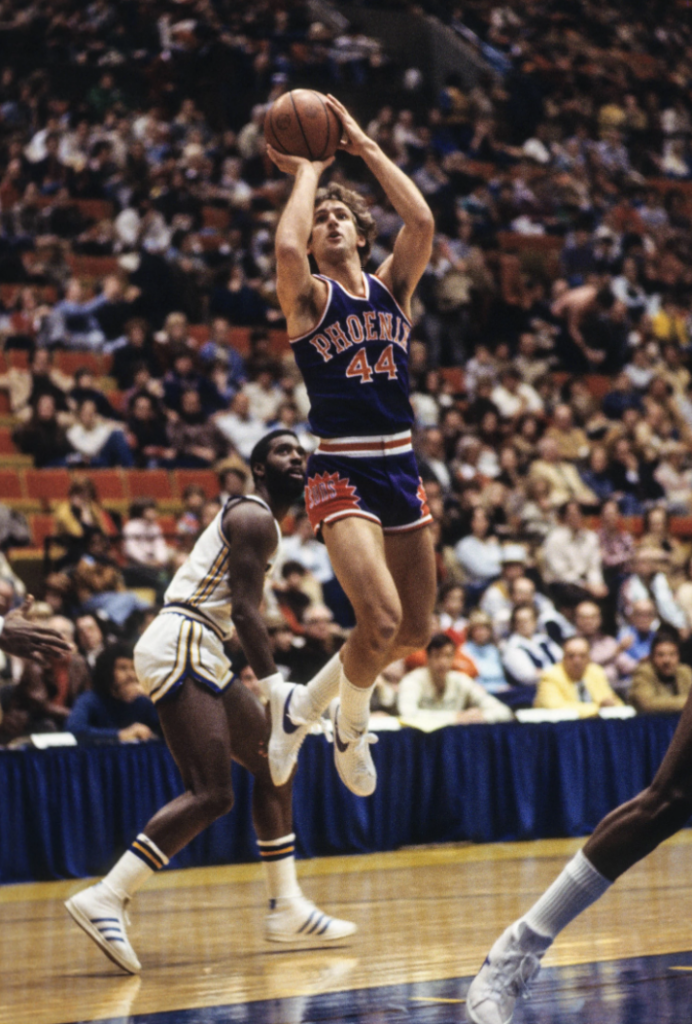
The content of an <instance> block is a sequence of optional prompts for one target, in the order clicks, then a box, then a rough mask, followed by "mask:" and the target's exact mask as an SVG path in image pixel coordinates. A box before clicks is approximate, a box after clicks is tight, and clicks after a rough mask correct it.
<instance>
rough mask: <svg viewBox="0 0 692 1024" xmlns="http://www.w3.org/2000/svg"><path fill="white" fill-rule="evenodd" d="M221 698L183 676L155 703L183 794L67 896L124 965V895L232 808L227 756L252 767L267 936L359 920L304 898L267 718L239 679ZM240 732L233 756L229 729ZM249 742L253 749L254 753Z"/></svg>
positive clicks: (132, 957)
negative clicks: (101, 874)
mask: <svg viewBox="0 0 692 1024" xmlns="http://www.w3.org/2000/svg"><path fill="white" fill-rule="evenodd" d="M221 699H222V700H223V707H224V710H225V714H220V708H219V700H220V699H219V698H218V697H216V696H215V695H213V694H212V693H211V692H209V691H208V690H206V689H205V688H204V687H202V686H199V685H198V684H197V683H195V682H194V680H191V679H186V680H185V682H184V683H183V685H182V687H181V688H180V690H178V691H177V693H176V694H175V695H174V696H172V697H171V699H170V700H168V701H163V702H161V703H160V704H159V708H158V710H159V717H160V720H161V725H162V728H163V732H164V735H165V738H166V742H167V743H168V746H169V749H170V751H171V754H172V755H173V758H174V760H175V762H176V764H177V765H178V768H179V770H180V773H181V775H182V778H183V783H184V785H185V792H184V793H183V794H182V795H181V796H179V797H176V798H175V800H172V801H171V802H170V803H168V804H167V805H166V806H165V807H162V808H161V810H159V811H158V812H157V813H156V814H155V815H154V817H153V818H152V819H151V820H150V821H149V822H148V823H147V825H146V826H145V828H144V830H143V832H141V833H140V834H139V835H138V836H137V838H136V839H135V841H134V842H133V843H132V845H131V847H130V848H129V850H127V851H126V852H125V853H124V854H123V856H122V857H121V858H120V860H119V861H118V862H117V864H116V865H115V866H114V867H113V868H112V870H111V871H110V872H109V873H108V875H107V876H106V877H105V878H104V879H103V881H102V882H101V883H99V884H97V885H96V886H91V887H90V888H89V889H86V890H83V891H82V892H80V893H78V894H77V895H76V896H74V897H72V898H71V899H70V900H68V901H67V904H66V906H67V909H68V911H69V912H70V914H71V915H72V917H73V918H74V919H75V921H77V923H78V924H79V925H80V926H81V927H82V928H83V929H84V931H86V933H87V934H88V935H89V936H90V937H91V938H92V939H94V941H95V942H96V943H97V944H98V945H99V946H100V948H101V949H102V950H103V952H105V953H106V955H107V956H109V957H110V959H112V960H113V961H114V962H115V963H117V964H118V965H119V966H120V967H122V968H123V969H124V970H126V971H128V972H129V973H133V974H134V973H137V972H138V971H139V970H140V969H141V965H140V963H139V960H138V958H137V956H136V954H135V951H134V949H133V948H132V946H131V945H130V943H129V940H128V938H127V932H126V927H125V912H126V908H127V905H128V903H129V901H130V900H131V899H132V897H133V896H134V894H135V893H136V892H137V891H138V889H140V888H141V887H142V886H143V885H144V884H145V883H146V882H147V881H148V880H149V878H150V877H151V875H152V874H153V872H154V871H155V870H158V869H159V868H161V867H163V866H165V865H166V864H168V862H169V860H170V858H171V857H172V856H174V854H175V853H177V852H178V850H180V849H182V848H183V846H185V845H186V844H187V843H189V842H190V841H191V840H192V839H194V837H195V836H196V835H199V833H200V832H201V831H203V829H205V828H206V827H207V826H208V825H210V824H211V823H212V822H213V821H215V820H216V819H217V818H219V817H221V816H222V815H223V814H226V813H228V811H230V810H231V808H232V806H233V789H232V784H231V758H232V756H236V759H237V760H239V761H240V762H241V763H244V764H245V765H246V766H247V767H248V768H249V770H251V771H253V773H256V783H255V789H254V792H253V820H254V821H255V823H256V825H257V827H258V836H259V847H260V853H261V855H262V859H263V862H264V863H265V872H266V875H267V885H268V889H269V893H270V912H269V914H268V916H267V918H266V922H265V935H266V937H267V938H269V939H272V940H274V941H280V942H288V941H295V940H296V939H297V940H301V939H305V938H308V936H309V939H310V941H314V940H315V939H319V940H321V941H324V940H331V939H334V938H342V937H344V936H346V935H350V934H352V933H353V932H354V931H355V930H356V929H355V925H353V924H352V923H351V922H348V921H338V920H337V919H335V918H331V917H329V916H328V915H326V914H323V913H322V912H321V911H319V910H318V909H317V908H316V907H315V906H314V905H313V904H312V903H310V901H309V900H306V899H305V898H304V897H303V895H302V893H301V890H300V887H299V886H298V882H297V878H296V873H295V856H294V850H295V847H294V844H295V836H294V835H293V832H292V828H291V785H290V784H288V785H286V786H283V787H281V789H277V788H276V787H275V786H274V785H273V783H272V782H271V778H270V775H269V768H268V764H267V760H266V757H263V756H261V755H260V753H259V752H260V750H261V749H262V748H264V749H265V750H266V740H267V732H268V728H267V722H266V717H265V715H264V712H263V710H262V708H261V706H260V704H259V702H258V701H257V700H256V699H255V698H254V697H253V696H252V695H251V694H249V693H248V692H247V691H246V690H244V688H243V687H242V686H241V685H240V684H239V683H236V684H234V685H233V686H232V687H231V688H230V689H229V690H228V691H227V692H226V694H225V695H224V696H223V698H221ZM233 732H236V733H237V735H238V737H242V738H241V739H239V740H238V748H239V749H238V753H237V755H236V754H235V752H234V751H233V748H232V739H231V737H232V733H233ZM253 747H254V753H253Z"/></svg>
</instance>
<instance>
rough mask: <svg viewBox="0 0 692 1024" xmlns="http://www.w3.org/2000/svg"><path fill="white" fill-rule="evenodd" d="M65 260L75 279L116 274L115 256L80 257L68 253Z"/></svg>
mask: <svg viewBox="0 0 692 1024" xmlns="http://www.w3.org/2000/svg"><path fill="white" fill-rule="evenodd" d="M66 259H67V263H68V265H69V267H70V270H71V271H72V273H73V274H74V275H75V276H76V277H93V278H101V277H106V276H107V275H108V274H116V273H117V272H118V258H117V256H80V255H78V254H77V253H68V254H67V257H66Z"/></svg>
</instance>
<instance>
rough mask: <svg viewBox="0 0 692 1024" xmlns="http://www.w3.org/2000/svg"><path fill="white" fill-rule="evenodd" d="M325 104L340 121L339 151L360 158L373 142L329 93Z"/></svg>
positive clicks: (341, 104)
mask: <svg viewBox="0 0 692 1024" xmlns="http://www.w3.org/2000/svg"><path fill="white" fill-rule="evenodd" d="M327 104H328V106H329V107H330V108H331V109H332V110H333V111H334V113H335V114H336V116H337V117H338V118H339V120H340V121H341V124H342V126H343V132H342V135H341V142H340V143H339V149H343V150H345V151H346V152H347V153H352V154H353V156H362V154H363V150H364V149H365V148H366V147H367V146H372V145H373V140H372V139H371V138H370V136H369V135H366V134H365V132H364V131H363V129H362V128H361V126H360V125H359V124H358V122H357V121H356V120H355V119H354V118H353V117H351V115H350V114H349V112H348V110H347V109H346V107H345V106H344V105H343V103H340V102H339V100H337V99H336V97H335V96H332V94H331V93H328V94H327Z"/></svg>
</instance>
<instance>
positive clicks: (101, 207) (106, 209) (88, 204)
mask: <svg viewBox="0 0 692 1024" xmlns="http://www.w3.org/2000/svg"><path fill="white" fill-rule="evenodd" d="M74 203H75V206H78V207H79V209H80V210H81V212H82V213H83V214H84V216H85V217H90V218H91V219H92V220H112V218H113V213H114V207H113V203H111V202H110V201H109V200H108V199H75V200H74Z"/></svg>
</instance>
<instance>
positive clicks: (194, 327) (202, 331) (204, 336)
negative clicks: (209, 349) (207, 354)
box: [187, 324, 209, 348]
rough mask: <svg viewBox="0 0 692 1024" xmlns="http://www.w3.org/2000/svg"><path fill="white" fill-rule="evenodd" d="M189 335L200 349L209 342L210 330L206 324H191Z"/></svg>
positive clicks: (188, 329)
mask: <svg viewBox="0 0 692 1024" xmlns="http://www.w3.org/2000/svg"><path fill="white" fill-rule="evenodd" d="M187 333H188V336H189V337H190V338H191V339H192V341H194V343H195V348H200V347H201V346H202V345H203V344H204V343H205V341H208V340H209V328H208V327H207V325H206V324H189V326H188V328H187Z"/></svg>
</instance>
